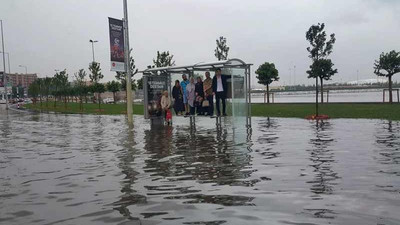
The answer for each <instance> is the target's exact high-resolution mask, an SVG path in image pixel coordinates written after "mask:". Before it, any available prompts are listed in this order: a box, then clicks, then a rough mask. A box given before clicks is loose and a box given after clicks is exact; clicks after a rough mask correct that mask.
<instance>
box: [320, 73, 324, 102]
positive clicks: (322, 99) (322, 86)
mask: <svg viewBox="0 0 400 225" xmlns="http://www.w3.org/2000/svg"><path fill="white" fill-rule="evenodd" d="M320 80H321V104H322V103H324V83H323V79H322V78H320Z"/></svg>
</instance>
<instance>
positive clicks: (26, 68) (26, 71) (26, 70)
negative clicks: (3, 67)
mask: <svg viewBox="0 0 400 225" xmlns="http://www.w3.org/2000/svg"><path fill="white" fill-rule="evenodd" d="M18 67H24V68H25V74H28V67H27V66H23V65H18Z"/></svg>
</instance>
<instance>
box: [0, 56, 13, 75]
mask: <svg viewBox="0 0 400 225" xmlns="http://www.w3.org/2000/svg"><path fill="white" fill-rule="evenodd" d="M0 53H3V52H2V51H0ZM4 53H6V54H7V60H8V74H11V69H10V68H11V66H10V53H9V52H4Z"/></svg>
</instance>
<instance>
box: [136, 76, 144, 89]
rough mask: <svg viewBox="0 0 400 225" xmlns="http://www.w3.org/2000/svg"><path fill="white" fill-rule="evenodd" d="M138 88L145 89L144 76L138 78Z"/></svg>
mask: <svg viewBox="0 0 400 225" xmlns="http://www.w3.org/2000/svg"><path fill="white" fill-rule="evenodd" d="M137 88H138V89H139V90H143V77H142V78H140V79H138V80H137Z"/></svg>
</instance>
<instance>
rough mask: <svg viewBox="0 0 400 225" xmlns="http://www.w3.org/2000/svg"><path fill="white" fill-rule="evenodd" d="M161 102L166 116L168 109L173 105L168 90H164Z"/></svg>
mask: <svg viewBox="0 0 400 225" xmlns="http://www.w3.org/2000/svg"><path fill="white" fill-rule="evenodd" d="M160 104H161V109H162V113H163V115H164V117H165V115H166V114H167V111H168V110H169V108H170V107H171V100H170V99H169V97H168V91H164V92H163V94H162V97H161V103H160Z"/></svg>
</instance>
